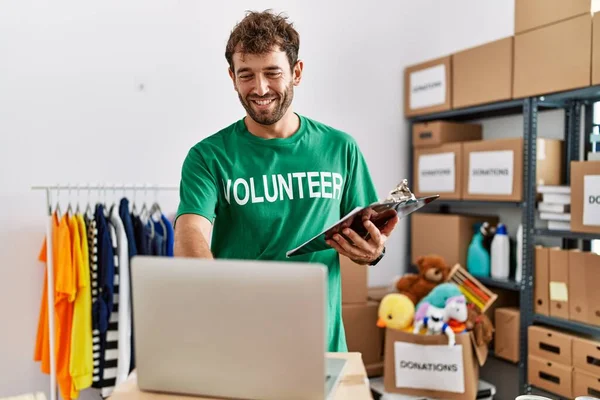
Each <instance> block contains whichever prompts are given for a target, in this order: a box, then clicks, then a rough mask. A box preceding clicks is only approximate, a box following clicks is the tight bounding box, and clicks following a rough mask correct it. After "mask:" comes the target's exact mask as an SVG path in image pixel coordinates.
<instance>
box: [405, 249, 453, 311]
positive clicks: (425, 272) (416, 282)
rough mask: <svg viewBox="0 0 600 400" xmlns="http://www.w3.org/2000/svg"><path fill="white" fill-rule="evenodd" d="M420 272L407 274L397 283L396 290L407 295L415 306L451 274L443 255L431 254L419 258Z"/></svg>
mask: <svg viewBox="0 0 600 400" xmlns="http://www.w3.org/2000/svg"><path fill="white" fill-rule="evenodd" d="M417 267H418V268H419V273H418V274H405V275H404V276H402V277H401V278H400V279H398V280H397V281H396V283H395V287H396V290H397V291H398V292H399V293H402V294H404V295H406V296H407V297H408V298H409V299H410V300H411V301H412V302H413V303H414V304H415V306H416V305H417V304H418V303H419V302H420V301H421V300H422V299H423V298H424V297H425V296H427V295H428V294H429V292H431V291H432V290H433V288H434V287H436V286H437V285H439V284H440V283H443V282H445V281H446V280H447V279H448V275H449V274H450V267H449V266H448V265H447V264H446V261H445V260H444V258H443V257H441V256H438V255H435V254H431V255H428V256H421V257H419V258H418V259H417Z"/></svg>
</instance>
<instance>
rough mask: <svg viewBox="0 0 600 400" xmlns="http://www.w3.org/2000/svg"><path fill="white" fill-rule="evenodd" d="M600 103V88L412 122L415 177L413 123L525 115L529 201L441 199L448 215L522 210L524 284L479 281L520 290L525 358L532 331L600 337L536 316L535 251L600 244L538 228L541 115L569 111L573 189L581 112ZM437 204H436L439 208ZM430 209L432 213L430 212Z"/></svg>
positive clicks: (522, 379) (524, 388)
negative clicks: (543, 246) (544, 242)
mask: <svg viewBox="0 0 600 400" xmlns="http://www.w3.org/2000/svg"><path fill="white" fill-rule="evenodd" d="M598 100H600V86H593V87H587V88H583V89H578V90H571V91H565V92H561V93H554V94H551V95H546V96H537V97H530V98H525V99H522V100H510V101H504V102H498V103H492V104H486V105H482V106H476V107H468V108H463V109H458V110H450V111H445V112H439V113H434V114H427V115H423V116H418V117H414V118H412V119H409V126H410V134H409V145H410V151H409V177H410V178H411V179H412V177H413V153H412V149H413V143H412V124H413V123H419V122H426V121H434V120H447V121H469V120H479V119H484V118H489V117H497V116H507V115H519V114H522V115H523V201H522V202H498V201H494V202H486V201H461V200H443V199H442V198H440V199H439V200H437V201H436V202H435V203H438V206H439V210H438V211H439V212H442V213H443V212H447V211H448V210H449V209H450V208H452V209H453V210H457V211H459V210H461V209H462V208H463V207H467V208H480V207H481V208H484V207H487V208H506V207H519V208H520V209H521V212H522V214H521V224H522V225H523V248H522V254H523V271H522V277H523V278H522V280H521V282H518V283H517V282H514V281H510V280H505V281H501V280H497V279H492V278H479V277H478V279H479V280H480V281H481V282H482V283H483V284H485V285H487V286H489V287H495V288H502V289H508V290H514V291H518V292H519V298H520V311H521V313H520V314H521V324H520V341H519V346H520V354H523V355H526V354H527V332H528V328H529V326H531V325H533V324H541V325H546V326H550V327H554V328H559V329H563V330H567V331H570V332H574V333H579V334H584V335H592V336H597V337H600V327H595V326H591V325H587V324H581V323H577V322H574V321H568V320H563V319H557V318H552V317H548V316H543V315H539V314H535V312H534V276H533V273H534V248H535V238H536V236H537V237H555V238H561V239H563V247H565V248H571V247H573V246H574V243H576V241H579V240H582V241H584V247H585V246H588V247H589V244H586V243H588V242H587V241H589V240H593V239H600V234H587V233H577V232H567V231H552V230H548V229H541V228H536V226H535V213H536V185H535V177H536V154H537V149H536V144H537V138H538V129H537V123H538V111H540V110H549V109H563V110H564V112H565V126H564V129H565V137H564V140H565V145H566V146H565V148H566V151H565V157H564V160H563V162H564V166H563V167H564V171H565V179H566V184H570V178H571V176H570V162H571V161H572V160H579V149H580V137H579V136H580V131H581V109H582V107H585V108H586V111H588V112H589V111H591V109H592V107H591V104H593V102H595V101H598ZM591 120H592V118H590V117H589V116H588V115H586V123H585V125H586V126H585V128H586V132H589V131H591V126H588V125H590V122H589V121H591ZM435 203H433V204H435ZM428 210H429V209H428ZM410 224H411V222H410V219H408V229H409V232H410ZM410 236H411V235H410V234H409V235H408V238H409V240H408V242H409V243H408V254H409V259H410V258H411V255H410V250H411V243H410ZM518 368H519V388H520V392H521V393H532V391H536V390H537V389H536V388H534V387H533V386H531V385H529V384H528V383H527V357H525V356H524V357H521V361H520V362H519V364H518Z"/></svg>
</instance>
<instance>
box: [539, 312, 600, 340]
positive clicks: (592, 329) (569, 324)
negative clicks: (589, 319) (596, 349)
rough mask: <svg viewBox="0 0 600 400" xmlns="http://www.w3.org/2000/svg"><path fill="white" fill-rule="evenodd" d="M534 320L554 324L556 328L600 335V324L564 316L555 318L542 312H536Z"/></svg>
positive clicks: (595, 335)
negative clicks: (595, 324)
mask: <svg viewBox="0 0 600 400" xmlns="http://www.w3.org/2000/svg"><path fill="white" fill-rule="evenodd" d="M533 321H534V322H539V323H541V324H544V325H548V326H552V327H554V328H561V329H566V330H569V331H572V332H575V333H580V334H582V335H590V336H594V337H600V326H594V325H588V324H583V323H581V322H575V321H569V320H566V319H562V318H553V317H548V316H546V315H540V314H535V315H534V316H533Z"/></svg>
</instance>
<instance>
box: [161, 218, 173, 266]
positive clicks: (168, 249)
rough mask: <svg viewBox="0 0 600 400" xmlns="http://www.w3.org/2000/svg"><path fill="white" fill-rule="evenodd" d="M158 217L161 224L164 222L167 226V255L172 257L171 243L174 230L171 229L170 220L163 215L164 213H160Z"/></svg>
mask: <svg viewBox="0 0 600 400" xmlns="http://www.w3.org/2000/svg"><path fill="white" fill-rule="evenodd" d="M160 218H161V219H162V222H163V224H165V226H166V227H167V232H166V235H165V236H166V238H165V240H166V242H167V256H168V257H173V244H174V242H175V232H174V231H173V225H171V221H169V219H168V218H167V217H165V215H164V214H161V215H160Z"/></svg>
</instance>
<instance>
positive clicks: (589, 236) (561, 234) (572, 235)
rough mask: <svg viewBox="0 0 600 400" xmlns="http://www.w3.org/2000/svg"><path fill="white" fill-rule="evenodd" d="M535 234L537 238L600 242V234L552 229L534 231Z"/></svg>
mask: <svg viewBox="0 0 600 400" xmlns="http://www.w3.org/2000/svg"><path fill="white" fill-rule="evenodd" d="M533 234H534V235H537V236H546V237H557V238H564V239H582V240H594V239H597V240H600V233H582V232H571V231H555V230H550V229H535V230H534V231H533Z"/></svg>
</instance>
